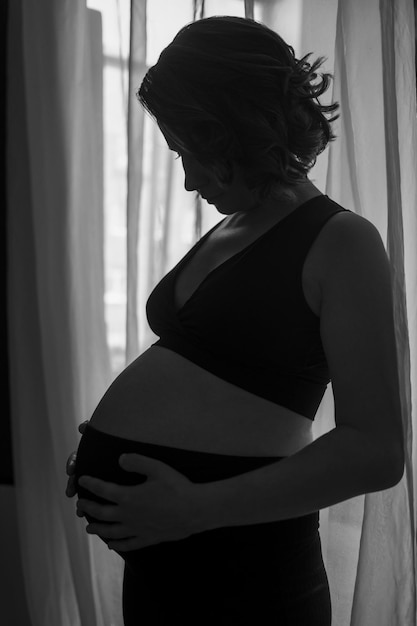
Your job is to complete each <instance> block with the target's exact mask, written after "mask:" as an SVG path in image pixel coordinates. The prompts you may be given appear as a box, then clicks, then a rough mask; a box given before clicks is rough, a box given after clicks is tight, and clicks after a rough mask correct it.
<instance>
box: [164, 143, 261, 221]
mask: <svg viewBox="0 0 417 626" xmlns="http://www.w3.org/2000/svg"><path fill="white" fill-rule="evenodd" d="M165 139H166V141H167V144H168V147H169V149H170V150H173V151H174V152H177V154H179V156H180V157H181V159H182V166H183V168H184V174H185V179H184V187H185V189H186V191H198V193H199V194H200V195H201V196H202V197H203V198H204V199H205V200H207V202H208V203H209V204H213V205H214V206H215V207H216V209H217V210H218V212H219V213H222V214H223V215H232V214H233V213H237V212H242V211H243V212H244V211H248V210H250V209H252V208H254V207H255V206H257V205H258V204H259V201H258V200H257V199H256V197H255V196H254V194H253V192H252V191H251V190H250V189H249V187H248V186H247V185H246V182H245V180H244V178H243V175H242V171H241V170H240V168H239V167H238V166H237V165H236V164H233V178H232V181H231V182H230V183H228V184H225V183H221V182H220V181H219V179H218V178H217V176H216V175H215V173H214V172H213V171H212V170H211V169H210V168H208V167H205V166H204V165H202V164H201V163H200V162H199V161H198V160H197V159H196V158H195V157H193V156H192V155H190V154H181V153H180V152H179V150H178V148H177V147H176V146H175V144H173V143H172V141H171V140H169V139H168V138H167V137H165Z"/></svg>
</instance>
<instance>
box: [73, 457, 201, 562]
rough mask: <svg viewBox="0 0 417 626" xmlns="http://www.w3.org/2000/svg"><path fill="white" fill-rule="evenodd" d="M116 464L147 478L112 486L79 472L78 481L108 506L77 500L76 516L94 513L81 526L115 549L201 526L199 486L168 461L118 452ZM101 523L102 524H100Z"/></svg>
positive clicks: (185, 534) (169, 538)
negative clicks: (89, 522) (86, 522)
mask: <svg viewBox="0 0 417 626" xmlns="http://www.w3.org/2000/svg"><path fill="white" fill-rule="evenodd" d="M119 463H120V466H121V467H122V468H123V469H124V470H126V471H128V472H136V473H139V474H144V475H146V476H147V480H146V482H144V483H141V484H139V485H134V486H124V485H117V484H114V483H110V482H105V481H103V480H100V479H98V478H92V477H90V476H83V477H80V478H79V481H78V482H79V484H80V485H82V486H83V487H84V488H86V489H88V490H89V491H91V492H92V493H94V494H96V495H97V496H100V497H102V498H104V499H106V500H109V501H110V502H112V503H114V504H99V503H97V502H93V501H92V500H86V499H81V500H78V502H77V515H78V516H79V517H82V516H83V515H84V514H87V515H90V516H91V517H94V518H95V519H96V520H99V521H98V522H92V523H91V524H89V525H88V526H87V528H86V530H87V532H88V533H90V534H95V535H98V536H99V537H101V539H103V540H104V541H105V542H106V543H107V545H108V547H109V548H110V549H112V550H117V551H118V552H124V551H127V550H136V549H139V548H144V547H146V546H150V545H153V544H157V543H161V542H163V541H177V540H179V539H185V538H186V537H189V536H190V535H193V534H195V533H198V532H203V531H204V530H206V528H204V523H203V517H204V514H203V509H204V507H203V506H202V504H201V497H199V496H200V495H201V485H199V484H196V483H193V482H191V481H190V480H189V479H188V478H187V477H186V476H184V475H183V474H180V473H179V472H177V471H176V470H175V469H173V468H172V467H171V466H170V465H166V464H165V463H162V462H161V461H158V460H156V459H153V458H150V457H146V456H142V455H139V454H123V455H122V456H121V457H120V459H119ZM101 522H103V523H101Z"/></svg>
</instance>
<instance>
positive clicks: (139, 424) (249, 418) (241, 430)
mask: <svg viewBox="0 0 417 626" xmlns="http://www.w3.org/2000/svg"><path fill="white" fill-rule="evenodd" d="M91 425H92V426H93V427H94V428H96V429H97V430H100V431H102V432H104V433H107V434H110V435H114V436H118V437H123V438H126V439H131V440H134V441H142V442H148V443H153V444H157V445H165V446H172V447H178V448H182V449H189V450H196V451H201V452H210V453H214V454H215V453H217V454H230V455H244V456H245V455H246V456H288V455H290V454H294V453H295V452H297V451H298V450H300V449H301V448H303V447H304V446H306V445H308V444H309V443H311V442H312V440H313V436H312V422H311V420H309V419H307V418H305V417H304V416H302V415H298V414H297V413H294V412H293V411H290V410H289V409H286V408H284V407H280V406H278V405H275V404H274V403H272V402H270V401H268V400H264V399H263V398H260V397H258V396H255V395H253V394H251V393H249V392H247V391H245V390H244V389H241V388H239V387H237V386H235V385H232V384H230V383H228V382H226V381H223V380H221V379H220V378H218V377H216V376H214V375H213V374H211V373H210V372H208V371H206V370H204V369H203V368H201V367H198V366H197V365H195V364H194V363H192V362H190V361H188V360H187V359H185V358H184V357H182V356H180V355H178V354H176V353H175V352H173V351H171V350H168V349H166V348H162V347H159V346H153V347H151V348H149V350H147V351H146V352H144V353H143V354H142V355H141V356H140V357H139V358H137V359H136V360H135V361H134V362H133V363H131V364H130V365H129V367H127V368H126V369H125V370H124V371H123V372H122V373H121V374H120V375H119V376H118V377H117V378H116V380H115V381H114V382H113V383H112V385H111V386H110V387H109V389H108V390H107V392H106V393H105V394H104V396H103V398H102V400H101V401H100V403H99V404H98V406H97V408H96V410H95V412H94V414H93V416H92V418H91Z"/></svg>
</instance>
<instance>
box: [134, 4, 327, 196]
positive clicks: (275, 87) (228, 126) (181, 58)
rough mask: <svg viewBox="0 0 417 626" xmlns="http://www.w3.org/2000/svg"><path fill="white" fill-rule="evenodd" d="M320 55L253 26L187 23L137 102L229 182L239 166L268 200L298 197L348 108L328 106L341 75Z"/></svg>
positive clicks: (223, 19)
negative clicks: (298, 187)
mask: <svg viewBox="0 0 417 626" xmlns="http://www.w3.org/2000/svg"><path fill="white" fill-rule="evenodd" d="M311 54H312V53H309V54H307V55H305V56H304V57H303V58H301V59H297V58H296V57H295V54H294V49H293V48H292V47H291V46H290V45H288V44H287V43H286V42H285V41H284V40H283V39H282V38H281V37H280V36H279V35H278V34H277V33H276V32H274V31H273V30H271V29H270V28H268V27H267V26H265V25H264V24H262V23H260V22H257V21H255V20H252V19H247V18H240V17H233V16H215V17H208V18H205V19H201V20H198V21H195V22H191V23H190V24H187V25H186V26H184V27H183V28H181V30H180V31H179V32H178V34H177V35H176V36H175V37H174V39H173V41H172V42H171V43H170V44H169V45H168V46H167V47H166V48H165V49H164V50H163V51H162V52H161V54H160V56H159V59H158V62H157V63H156V64H155V65H154V66H152V67H151V68H149V70H148V72H147V73H146V75H145V77H144V79H143V81H142V84H141V86H140V88H139V89H138V91H137V94H136V95H137V97H138V99H139V101H140V103H141V104H142V106H143V107H144V109H145V110H146V111H147V112H148V113H149V114H150V115H151V116H152V117H153V118H154V119H155V120H156V122H157V123H158V125H159V126H160V128H161V130H163V131H164V134H165V135H166V136H168V137H169V138H171V139H172V140H173V141H174V143H175V144H177V145H178V146H179V149H180V151H181V152H184V153H186V154H187V153H188V154H192V155H193V156H194V157H195V158H196V159H197V160H198V161H199V162H200V163H201V164H203V165H204V166H206V167H209V168H211V170H212V171H213V172H214V173H215V175H216V176H217V178H218V180H219V182H220V183H222V184H228V183H229V182H230V181H231V180H232V177H233V166H232V163H233V162H234V163H237V164H238V165H239V166H240V167H241V168H242V172H243V176H244V179H245V182H246V184H247V185H248V187H249V188H250V189H251V190H252V191H254V192H255V193H256V194H257V195H258V197H259V198H260V199H261V200H263V199H265V198H270V197H276V198H278V197H281V196H282V195H283V194H284V195H289V196H292V195H293V194H292V193H291V187H292V186H294V185H295V184H297V183H299V182H301V181H303V180H305V178H306V176H307V174H308V172H309V170H310V169H311V168H312V166H313V165H314V163H315V162H316V159H317V155H318V154H320V153H321V152H322V151H323V150H324V149H325V147H326V146H327V144H328V142H329V141H332V140H334V139H335V135H334V134H333V132H332V129H331V122H333V121H334V120H335V119H337V117H338V115H336V116H333V117H330V118H329V119H328V117H327V116H329V114H332V113H333V112H334V111H335V110H336V109H337V108H338V106H339V105H338V103H333V104H330V105H327V106H325V105H322V104H320V102H319V100H318V98H319V96H321V95H322V94H323V93H324V92H325V91H326V90H327V88H328V87H329V84H330V80H331V78H332V75H331V74H328V73H322V74H320V76H321V79H319V81H318V82H316V79H317V73H316V71H317V69H318V68H319V67H320V66H321V65H322V63H323V61H324V60H325V59H324V57H318V58H317V59H316V60H315V61H314V62H313V63H312V64H310V63H309V62H308V58H309V57H310V56H311Z"/></svg>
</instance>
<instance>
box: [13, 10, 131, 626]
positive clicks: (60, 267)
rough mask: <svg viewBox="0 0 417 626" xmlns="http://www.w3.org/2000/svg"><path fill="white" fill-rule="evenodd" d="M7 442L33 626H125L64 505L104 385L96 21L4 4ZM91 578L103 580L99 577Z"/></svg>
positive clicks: (109, 561) (88, 544)
mask: <svg viewBox="0 0 417 626" xmlns="http://www.w3.org/2000/svg"><path fill="white" fill-rule="evenodd" d="M9 11H10V20H9V37H8V41H9V44H8V45H9V48H8V77H9V94H8V157H9V158H8V161H9V171H8V179H9V182H8V216H9V217H8V239H9V249H8V258H9V327H10V361H11V363H10V365H11V399H12V429H13V444H14V460H15V476H16V495H17V503H18V519H19V533H20V550H21V555H22V561H23V570H24V576H25V592H26V598H27V601H28V605H29V612H30V616H31V621H32V626H97V625H103V626H104V625H106V626H110V625H111V624H114V625H115V626H116V625H117V626H121V624H122V620H121V617H120V580H121V567H120V562H121V559H120V557H118V556H117V555H115V554H111V553H109V551H108V550H107V548H106V547H105V546H104V544H103V545H100V542H98V541H94V540H91V539H90V538H89V537H88V536H87V535H86V533H85V532H84V528H83V527H84V524H80V521H79V520H78V519H77V518H76V516H75V511H74V501H69V500H68V499H67V498H66V496H65V493H64V492H65V485H66V477H65V471H64V464H65V459H66V457H67V456H68V453H69V451H71V450H74V449H75V448H76V446H77V443H78V438H79V437H78V433H77V430H76V426H77V424H79V423H80V422H81V421H82V420H83V419H85V418H87V417H89V416H90V415H91V412H92V410H93V409H94V407H95V405H96V403H97V401H98V400H99V398H100V396H101V395H102V394H103V392H104V390H105V389H106V387H107V386H108V384H109V382H110V368H109V358H108V350H107V345H106V334H105V324H104V314H103V290H104V287H103V283H104V279H103V223H102V193H103V192H102V188H103V180H102V178H103V175H102V113H101V109H102V105H101V102H102V93H101V92H102V87H101V69H102V62H101V24H100V19H99V18H100V16H99V14H97V13H92V12H89V11H87V10H86V6H85V0H45V1H43V2H41V3H39V2H37V1H36V0H23V1H20V0H14V1H13V2H10V3H9ZM98 572H99V575H98Z"/></svg>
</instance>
